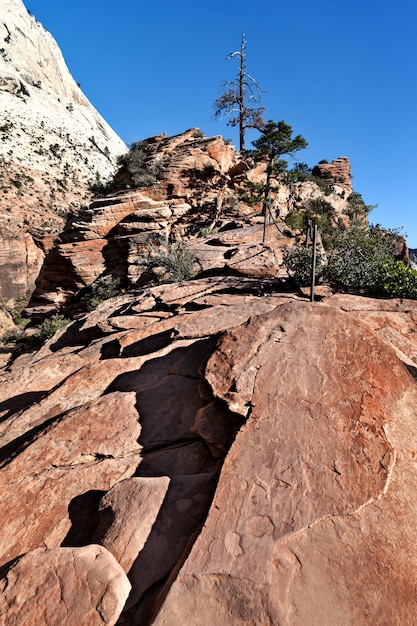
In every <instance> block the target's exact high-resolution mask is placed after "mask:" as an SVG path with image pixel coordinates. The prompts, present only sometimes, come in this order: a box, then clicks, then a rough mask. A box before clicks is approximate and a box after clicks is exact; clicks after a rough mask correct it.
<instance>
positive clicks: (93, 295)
mask: <svg viewBox="0 0 417 626" xmlns="http://www.w3.org/2000/svg"><path fill="white" fill-rule="evenodd" d="M121 293H124V289H123V287H122V283H121V280H120V278H115V277H114V276H100V277H99V278H97V280H95V281H94V283H92V285H90V287H89V290H88V295H87V310H88V311H94V309H96V308H97V307H98V305H99V304H101V303H102V302H104V300H109V299H110V298H114V297H115V296H119V295H120V294H121Z"/></svg>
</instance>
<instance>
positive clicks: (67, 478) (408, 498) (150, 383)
mask: <svg viewBox="0 0 417 626" xmlns="http://www.w3.org/2000/svg"><path fill="white" fill-rule="evenodd" d="M224 236H225V238H224V239H223V240H222V243H221V246H219V247H220V248H221V247H222V246H223V247H225V248H227V247H228V246H229V247H231V246H232V245H233V244H234V242H233V237H234V235H233V233H230V235H229V237H230V238H229V239H227V238H226V233H225V234H224ZM273 285H274V283H273V282H268V281H267V280H266V279H263V280H262V281H261V280H258V279H249V278H244V277H232V276H229V277H211V278H206V279H200V280H194V281H191V282H188V283H182V284H171V285H169V284H166V285H160V286H158V287H152V288H147V289H144V290H137V291H136V292H131V293H126V294H124V295H122V296H120V297H118V298H115V299H113V300H109V301H106V302H104V303H103V304H101V305H100V306H99V307H98V308H97V309H96V310H95V311H93V312H92V313H90V314H88V315H86V316H84V317H83V318H80V319H79V320H77V321H75V322H73V324H71V325H70V326H68V327H67V328H65V329H63V330H61V331H60V333H59V334H58V335H56V336H55V337H53V338H52V339H51V340H49V342H48V343H47V344H45V346H43V348H42V349H41V350H40V351H38V352H37V353H33V354H30V355H24V354H22V355H21V356H20V357H18V358H17V359H16V360H15V361H14V362H12V363H10V364H9V366H8V368H7V369H6V370H4V371H3V373H2V376H1V380H0V383H1V384H0V417H1V424H0V426H1V431H0V436H1V439H0V446H1V448H0V453H1V457H0V459H1V466H0V482H1V485H2V488H1V491H0V494H1V495H0V502H1V507H0V526H1V531H2V532H1V534H0V546H1V554H2V561H1V564H2V570H1V580H2V583H1V584H2V586H3V595H0V606H1V607H2V610H3V612H4V611H10V610H11V608H12V607H15V608H13V610H15V609H16V607H23V606H26V600H25V601H24V603H23V604H20V605H19V602H20V599H19V598H21V597H23V596H21V594H22V592H21V591H20V589H22V588H26V587H27V586H28V583H27V582H26V581H27V579H26V578H25V573H24V570H26V566H25V567H24V564H25V562H26V561H24V560H23V559H22V560H19V561H18V562H17V563H13V560H12V559H14V558H18V559H19V558H21V557H22V556H23V554H26V556H25V557H24V559H26V558H27V559H28V561H27V562H28V563H30V562H31V559H32V556H31V555H32V554H35V555H36V554H37V553H38V551H39V550H41V554H42V559H43V565H42V567H39V576H38V578H39V580H42V581H45V582H42V584H41V585H40V586H39V594H40V599H39V602H38V605H39V607H42V606H44V602H43V600H41V598H42V597H44V596H43V595H42V594H43V593H45V594H46V591H44V590H45V589H47V585H51V594H52V595H53V593H55V591H54V589H55V578H54V575H53V572H55V571H56V566H55V556H53V555H54V554H55V551H56V550H57V551H59V550H64V549H69V548H71V549H77V550H79V549H80V548H83V547H85V546H91V545H93V546H96V545H97V544H101V545H102V546H103V549H104V547H105V548H106V549H107V550H109V551H110V552H111V553H112V554H113V557H114V558H115V559H116V560H117V561H118V562H119V563H120V564H121V566H122V568H123V569H124V570H125V571H126V573H127V576H128V578H129V581H130V584H131V586H132V590H131V592H130V595H129V598H128V599H126V595H123V594H122V595H121V596H120V598H122V597H123V600H121V599H120V600H118V601H117V603H116V605H115V606H116V608H115V613H117V617H115V618H114V619H115V620H116V621H117V620H118V623H119V624H125V625H127V624H128V625H129V626H130V625H132V626H134V625H135V626H139V625H141V626H142V625H143V624H148V623H151V621H152V620H154V623H155V624H158V625H159V624H161V625H162V624H165V625H174V624H175V625H177V624H184V626H195V624H213V623H221V624H225V625H228V624H230V625H232V624H233V626H234V625H239V624H242V625H243V624H245V625H253V626H255V625H256V626H258V624H262V626H264V625H266V626H268V625H271V626H272V625H273V626H275V625H277V624H291V625H293V626H305V625H307V624H308V625H310V624H311V625H312V626H315V625H316V624H317V625H318V624H324V625H329V626H330V625H333V624H338V623H339V624H343V626H367V625H368V624H369V623H377V624H381V625H382V626H391V625H392V624H412V623H414V621H415V619H416V616H417V607H416V603H415V593H414V591H415V589H416V583H417V580H415V578H416V577H415V575H414V572H415V571H417V568H416V565H417V562H416V558H415V556H414V553H415V550H414V537H415V532H416V524H415V519H417V515H416V513H417V510H416V507H417V505H416V504H415V503H416V501H417V500H416V498H415V493H414V492H415V484H416V482H417V475H416V469H415V463H414V456H415V450H416V448H417V439H416V435H415V427H414V422H415V419H414V416H415V406H416V400H417V397H416V383H415V379H414V376H415V375H416V372H417V339H415V337H417V309H416V304H415V302H412V301H400V300H392V301H388V300H377V299H371V298H364V297H355V296H348V295H340V294H335V295H324V296H322V297H323V299H322V301H320V302H315V303H309V302H308V301H307V298H302V297H297V296H296V295H294V294H290V293H276V292H274V291H273ZM45 546H47V547H48V548H49V549H50V550H49V551H45V550H44V548H45ZM93 549H96V547H94V548H93ZM48 555H51V559H50V561H49V564H48V559H49V556H48ZM71 558H73V557H71ZM20 563H22V565H19V564H20ZM30 567H32V566H30ZM83 567H84V566H83ZM87 569H88V568H87ZM29 571H32V570H29ZM48 571H50V574H48ZM83 571H86V570H83ZM112 571H114V570H112ZM112 575H113V574H112ZM96 576H99V574H98V573H97V572H96V573H91V574H89V578H88V584H89V585H90V586H91V585H92V586H95V585H96V584H97V585H99V586H100V584H101V583H100V581H98V582H97V581H95V577H96ZM117 576H118V574H117ZM33 577H35V575H33ZM122 578H123V577H122ZM12 580H13V581H15V582H13V585H12V584H11V582H10V581H12ZM81 580H84V579H83V578H82V577H81ZM19 585H20V586H19ZM84 586H85V584H84V583H82V585H81V587H82V588H83V589H84ZM100 588H101V587H100ZM28 589H29V590H28V592H27V593H28V595H29V597H32V596H33V594H35V597H36V593H37V592H36V593H35V592H32V591H30V589H31V588H30V585H29V587H28ZM25 593H26V592H25ZM123 593H125V592H123ZM30 594H32V595H30ZM116 595H117V594H116ZM80 597H81V596H80ZM86 597H88V593H87V595H86ZM118 597H119V596H118ZM28 602H29V600H28ZM81 604H82V607H79V608H80V610H81V609H82V610H83V611H87V613H85V614H86V615H88V611H89V610H90V609H91V607H88V606H87V605H88V602H87V601H86V602H85V603H84V600H83V602H82V603H81ZM122 605H123V606H122ZM27 606H28V607H30V606H31V605H30V604H27ZM95 606H96V605H95ZM24 610H26V609H23V608H19V609H16V610H15V614H12V613H10V615H13V619H16V620H17V619H18V617H16V618H15V617H14V615H16V616H19V611H20V616H21V615H23V613H22V611H24ZM33 610H34V609H33ZM42 610H43V609H42ZM94 610H95V609H94ZM34 611H35V610H34ZM5 614H8V613H5ZM93 614H94V613H93ZM34 615H37V613H36V612H34ZM39 620H40V623H41V618H39V619H38V621H39ZM10 623H12V624H13V621H10ZM17 623H18V622H17V621H16V624H17ZM29 623H30V622H29ZM52 623H53V622H52ZM81 623H83V622H81ZM84 623H90V622H89V621H88V619H86V620H84ZM91 623H95V622H93V621H92V622H91ZM98 623H100V622H98ZM113 623H114V622H113Z"/></svg>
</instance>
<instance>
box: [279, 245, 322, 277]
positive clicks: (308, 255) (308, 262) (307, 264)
mask: <svg viewBox="0 0 417 626" xmlns="http://www.w3.org/2000/svg"><path fill="white" fill-rule="evenodd" d="M312 264H313V248H312V246H308V247H306V246H303V247H302V248H297V249H296V250H294V251H293V252H290V253H287V254H286V255H285V256H284V265H285V267H286V268H287V271H288V274H289V275H290V277H291V278H292V279H293V281H294V282H295V284H296V285H297V286H298V287H305V286H307V285H309V284H310V281H311V268H312ZM322 271H323V260H322V257H321V255H320V254H317V256H316V278H320V276H321V274H322Z"/></svg>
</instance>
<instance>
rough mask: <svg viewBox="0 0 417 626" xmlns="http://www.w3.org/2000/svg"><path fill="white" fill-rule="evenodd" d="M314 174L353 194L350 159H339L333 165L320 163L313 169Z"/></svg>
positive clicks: (332, 162)
mask: <svg viewBox="0 0 417 626" xmlns="http://www.w3.org/2000/svg"><path fill="white" fill-rule="evenodd" d="M313 174H314V176H319V177H321V178H325V179H328V180H329V182H332V183H333V184H336V185H338V186H340V187H342V188H343V189H345V190H346V191H347V192H348V193H352V170H351V167H350V162H349V159H348V157H339V158H338V159H334V160H333V161H331V163H319V164H318V165H316V166H315V167H314V168H313Z"/></svg>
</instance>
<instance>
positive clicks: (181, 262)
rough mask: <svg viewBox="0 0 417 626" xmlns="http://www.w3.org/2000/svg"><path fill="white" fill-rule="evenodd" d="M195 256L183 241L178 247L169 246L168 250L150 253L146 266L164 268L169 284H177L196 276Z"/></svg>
mask: <svg viewBox="0 0 417 626" xmlns="http://www.w3.org/2000/svg"><path fill="white" fill-rule="evenodd" d="M195 261H196V257H195V255H194V254H193V253H192V252H190V250H188V248H187V246H186V245H185V243H184V242H183V241H181V242H180V243H178V244H176V245H172V244H170V245H168V247H167V249H166V250H163V249H158V251H154V252H152V251H151V252H150V254H149V256H148V258H147V260H146V265H147V266H148V268H149V269H152V268H155V267H162V268H164V269H165V271H166V273H167V274H168V279H167V280H168V282H170V283H177V282H181V281H183V280H191V279H192V278H194V276H195V269H194V264H195Z"/></svg>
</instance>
